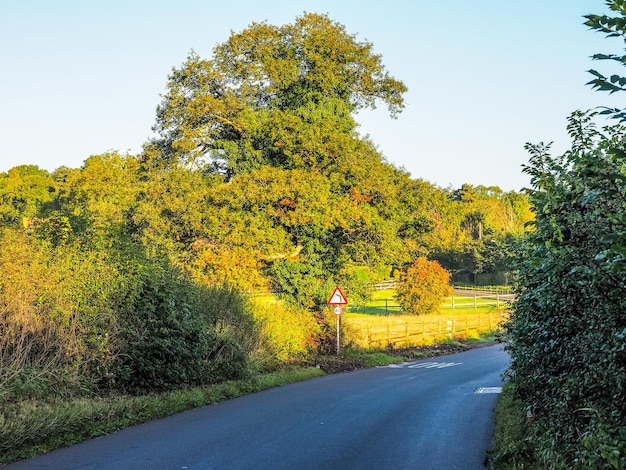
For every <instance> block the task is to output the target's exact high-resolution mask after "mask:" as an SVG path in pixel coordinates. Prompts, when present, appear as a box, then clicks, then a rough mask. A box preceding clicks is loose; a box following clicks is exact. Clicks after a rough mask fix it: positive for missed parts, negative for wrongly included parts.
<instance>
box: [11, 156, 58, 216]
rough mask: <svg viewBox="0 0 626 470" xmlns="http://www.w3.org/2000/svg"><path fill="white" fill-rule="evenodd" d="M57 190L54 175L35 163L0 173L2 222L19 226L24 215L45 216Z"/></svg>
mask: <svg viewBox="0 0 626 470" xmlns="http://www.w3.org/2000/svg"><path fill="white" fill-rule="evenodd" d="M56 191H57V184H56V183H55V181H54V180H53V179H52V177H51V176H50V174H49V173H48V172H47V171H46V170H41V169H39V167H37V166H34V165H20V166H16V167H14V168H11V169H10V170H9V171H8V172H7V173H0V224H2V225H12V226H19V225H20V224H21V223H22V221H23V220H24V218H38V217H43V216H44V215H45V211H46V209H47V208H49V206H50V204H51V202H52V201H53V200H54V197H55V193H56Z"/></svg>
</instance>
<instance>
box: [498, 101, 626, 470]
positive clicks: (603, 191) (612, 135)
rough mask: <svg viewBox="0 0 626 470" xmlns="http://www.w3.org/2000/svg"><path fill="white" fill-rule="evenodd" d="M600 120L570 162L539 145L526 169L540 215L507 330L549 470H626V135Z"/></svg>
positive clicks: (582, 136)
mask: <svg viewBox="0 0 626 470" xmlns="http://www.w3.org/2000/svg"><path fill="white" fill-rule="evenodd" d="M591 118H592V116H590V115H587V114H583V113H574V115H572V116H571V117H570V124H569V127H568V128H569V130H570V133H571V136H572V138H573V141H574V142H573V145H572V150H570V151H568V152H567V153H566V154H565V155H563V156H562V157H559V158H553V157H550V156H549V155H548V153H547V151H548V149H547V148H545V147H543V146H529V150H530V151H531V153H532V157H531V160H530V164H529V165H528V167H527V168H526V172H527V173H529V174H530V175H531V176H532V181H533V184H534V186H535V188H536V189H534V190H532V191H531V192H530V193H531V201H532V203H533V206H534V209H535V213H536V214H537V216H536V221H535V224H534V225H535V227H534V228H535V230H534V233H532V235H531V236H529V238H528V240H527V245H526V249H525V253H524V255H523V256H522V258H521V262H520V266H519V285H518V287H517V299H516V302H515V304H514V309H515V312H514V315H513V316H512V317H511V320H510V322H509V323H508V324H507V327H506V330H507V335H508V338H509V340H510V344H509V347H508V350H509V351H510V353H511V357H512V365H511V372H510V375H511V378H512V381H513V382H514V384H515V390H516V398H518V399H520V400H521V401H522V402H523V403H524V404H525V405H526V406H528V407H530V409H531V410H532V413H533V415H534V424H533V426H532V429H531V440H532V444H533V447H534V450H535V453H536V458H537V461H539V462H541V464H542V465H545V466H546V468H555V467H563V468H611V467H612V468H624V462H626V431H625V428H624V423H626V408H625V407H624V403H626V352H625V349H624V344H625V341H626V315H625V314H624V305H625V302H624V289H625V288H626V284H625V281H624V279H625V278H624V273H625V272H626V257H625V255H626V238H625V237H624V235H625V234H626V217H625V215H624V214H626V202H625V199H624V195H626V172H625V171H624V168H626V154H624V152H623V150H622V148H623V144H622V145H620V147H617V148H616V145H617V143H618V142H624V139H625V138H626V129H624V128H623V127H621V126H615V127H612V128H608V129H606V130H605V132H604V133H600V132H598V131H596V130H595V128H594V126H593V123H592V121H591ZM555 462H557V463H555Z"/></svg>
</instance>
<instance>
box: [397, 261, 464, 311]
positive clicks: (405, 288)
mask: <svg viewBox="0 0 626 470" xmlns="http://www.w3.org/2000/svg"><path fill="white" fill-rule="evenodd" d="M452 293H453V289H452V287H451V286H450V274H449V273H448V272H447V271H446V270H445V269H443V268H442V267H441V265H440V264H439V263H437V262H436V261H428V260H427V259H426V258H418V259H417V260H416V261H415V262H414V263H413V264H412V265H410V266H409V267H408V268H407V269H406V270H405V271H404V272H403V273H402V275H401V276H400V283H399V285H398V287H397V290H396V298H397V300H398V302H399V303H400V305H401V306H402V308H403V310H404V311H406V312H411V313H413V314H416V315H418V314H427V313H431V312H434V311H436V310H437V309H439V306H440V305H441V302H442V301H443V299H445V298H446V297H447V296H449V295H452Z"/></svg>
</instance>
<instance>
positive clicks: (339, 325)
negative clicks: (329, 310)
mask: <svg viewBox="0 0 626 470" xmlns="http://www.w3.org/2000/svg"><path fill="white" fill-rule="evenodd" d="M335 316H336V317H337V355H339V349H340V347H341V339H340V337H339V332H340V331H341V315H335Z"/></svg>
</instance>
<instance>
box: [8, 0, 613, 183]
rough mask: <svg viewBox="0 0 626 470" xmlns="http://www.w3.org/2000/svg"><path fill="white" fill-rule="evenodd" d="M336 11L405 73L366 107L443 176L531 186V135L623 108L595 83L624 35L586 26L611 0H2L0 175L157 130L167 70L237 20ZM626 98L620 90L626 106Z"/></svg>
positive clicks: (374, 125)
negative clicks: (397, 103)
mask: <svg viewBox="0 0 626 470" xmlns="http://www.w3.org/2000/svg"><path fill="white" fill-rule="evenodd" d="M304 11H307V12H317V13H327V14H328V15H329V16H330V17H331V18H332V19H333V20H336V21H338V22H340V23H342V24H343V25H344V26H345V27H346V29H347V31H348V32H349V33H351V34H355V35H356V36H357V39H360V40H368V41H370V42H372V43H373V45H374V51H375V52H376V53H379V54H381V55H382V57H383V63H384V64H385V66H386V68H387V70H388V71H389V73H390V74H391V75H393V76H394V77H395V78H398V79H400V80H402V81H404V82H405V83H406V85H407V86H408V88H409V91H408V93H407V94H406V104H407V106H406V109H405V110H404V112H403V113H402V114H400V116H399V117H398V118H397V119H395V120H393V119H390V118H389V116H388V114H387V113H386V109H385V108H384V107H381V108H380V109H379V110H376V111H374V112H363V113H361V114H360V115H359V116H358V118H357V119H358V120H359V122H361V124H362V125H361V132H362V133H363V134H369V135H370V137H371V139H372V140H373V141H374V142H375V143H376V144H377V145H378V146H379V149H380V151H381V152H382V153H383V154H384V155H385V157H386V158H387V160H388V161H389V162H391V163H393V164H395V165H397V166H402V167H404V168H405V169H406V170H408V171H409V172H410V173H411V174H412V175H413V177H415V178H421V179H424V180H427V181H430V182H432V183H434V184H436V185H438V186H441V187H448V186H452V187H459V186H460V185H461V184H463V183H469V184H474V185H478V184H482V185H487V186H490V185H497V186H500V187H501V188H502V189H505V190H511V189H513V190H519V189H521V188H522V187H524V186H528V184H529V183H528V178H527V177H526V176H525V175H523V174H522V173H521V165H522V164H523V163H525V162H526V161H527V158H528V155H527V154H526V152H525V151H524V149H523V146H524V143H525V142H529V141H530V142H533V143H537V142H540V141H543V142H550V141H554V142H555V144H554V149H555V152H557V153H560V152H562V151H563V150H565V149H566V148H568V144H569V141H568V138H567V134H566V132H565V126H566V117H567V116H568V115H569V114H570V112H572V111H574V110H576V109H588V108H592V107H595V106H599V105H611V106H620V105H623V104H624V103H623V98H622V97H620V96H617V95H613V96H609V95H606V94H601V93H598V92H593V91H591V89H590V88H589V87H587V86H585V83H586V82H587V81H589V79H590V76H589V75H588V74H587V73H586V72H585V71H586V70H587V69H589V68H591V67H596V68H598V69H600V70H603V68H604V67H605V66H604V64H602V63H592V61H591V60H590V59H589V56H591V55H592V54H593V53H595V52H611V53H621V52H622V46H623V45H622V43H620V42H619V41H618V40H615V39H613V40H611V39H605V38H604V37H603V36H602V35H600V34H599V33H594V32H592V31H589V30H588V29H587V27H585V26H584V25H582V23H583V21H584V20H583V18H582V16H583V15H584V14H588V13H603V12H605V11H606V6H605V3H604V1H601V0H525V1H523V2H520V1H512V0H504V1H503V0H474V1H467V0H447V1H445V2H444V1H441V0H412V1H409V0H386V1H380V0H341V1H339V0H318V1H314V0H308V1H307V0H268V1H265V2H259V1H252V0H230V1H228V2H225V1H223V0H222V1H210V0H178V1H176V2H174V1H171V0H168V1H163V0H106V1H105V0H55V1H49V0H0V67H1V73H0V172H3V171H6V170H8V169H9V168H11V167H13V166H16V165H21V164H34V165H38V166H39V167H41V168H45V169H47V170H54V169H56V168H58V167H59V166H70V167H80V166H81V165H82V163H83V162H84V160H85V159H86V158H88V157H89V156H90V155H94V154H99V153H103V152H106V151H109V150H119V151H121V152H126V151H130V152H131V153H136V152H138V151H139V150H140V149H141V145H142V143H143V142H145V141H146V140H147V139H148V138H149V137H150V136H151V135H152V131H151V126H152V124H153V123H154V117H155V109H156V106H157V104H158V103H159V101H160V96H159V95H160V94H162V93H164V92H165V85H166V80H167V76H168V74H169V73H170V71H171V69H172V67H177V66H179V65H180V64H182V62H183V61H184V60H185V58H186V57H187V55H188V53H189V51H190V50H191V49H194V50H195V51H196V52H197V53H199V54H200V55H201V56H203V57H206V58H209V57H211V53H212V48H213V46H215V45H216V44H218V43H221V42H223V41H225V40H226V39H227V38H228V36H229V34H230V31H241V30H242V29H244V28H245V27H246V26H247V25H249V24H250V23H251V22H252V21H257V22H260V21H264V20H267V21H268V22H269V23H271V24H276V25H281V24H285V23H290V22H293V20H294V19H295V17H296V16H298V15H300V14H302V12H304ZM620 101H621V102H620Z"/></svg>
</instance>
